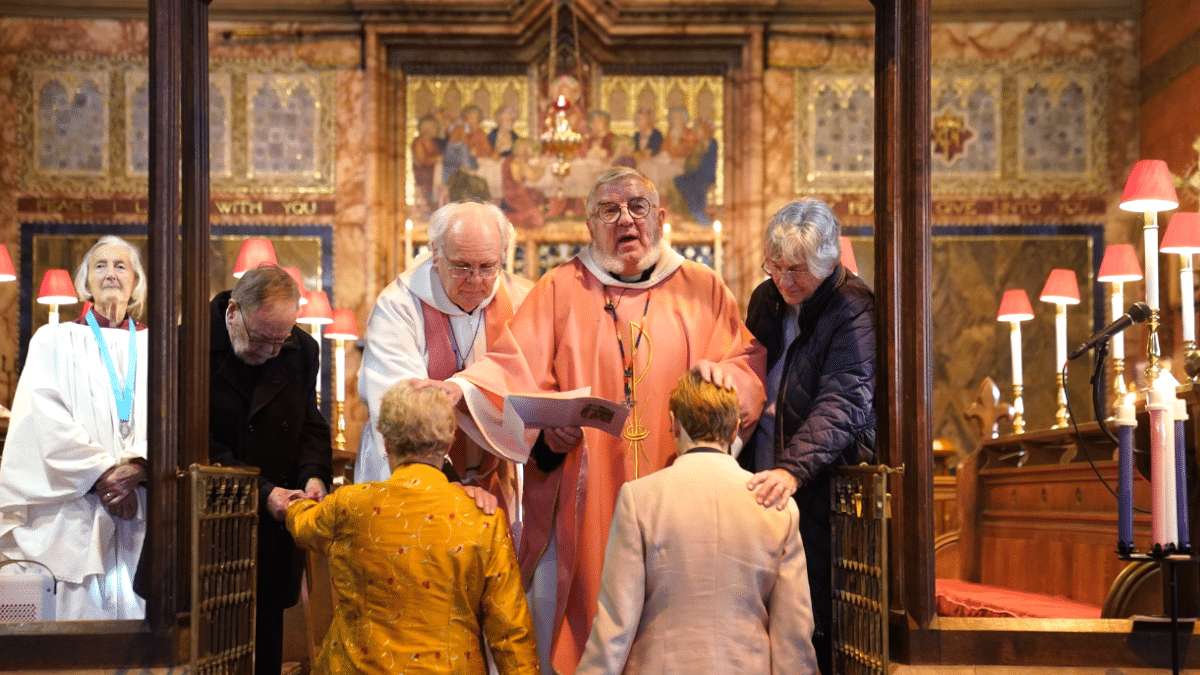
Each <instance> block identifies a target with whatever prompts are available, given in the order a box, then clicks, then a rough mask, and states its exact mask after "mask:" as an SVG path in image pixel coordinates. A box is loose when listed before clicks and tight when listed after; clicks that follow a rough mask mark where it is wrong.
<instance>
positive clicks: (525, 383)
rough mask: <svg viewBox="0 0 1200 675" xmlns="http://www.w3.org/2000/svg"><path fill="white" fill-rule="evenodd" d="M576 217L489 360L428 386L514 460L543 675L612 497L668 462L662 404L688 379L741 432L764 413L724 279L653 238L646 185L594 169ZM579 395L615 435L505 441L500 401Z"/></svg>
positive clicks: (588, 594) (751, 352)
mask: <svg viewBox="0 0 1200 675" xmlns="http://www.w3.org/2000/svg"><path fill="white" fill-rule="evenodd" d="M587 213H588V220H587V226H588V232H589V233H590V235H591V243H590V245H588V246H586V247H584V248H583V249H582V250H581V251H580V252H579V253H578V255H576V256H575V257H574V258H572V259H571V260H569V261H567V262H566V263H564V264H562V265H559V266H558V267H556V268H555V269H553V270H551V271H550V272H548V273H547V274H546V275H544V276H543V277H542V278H541V279H540V280H539V281H538V283H537V285H536V286H534V288H533V290H532V291H530V293H529V297H527V298H526V299H525V302H524V303H523V304H522V305H521V307H520V308H519V309H518V310H517V312H516V314H515V315H514V316H513V319H512V321H510V322H509V324H508V327H507V328H506V329H505V330H504V332H503V333H502V334H501V335H500V336H499V339H497V340H496V342H495V343H494V344H493V345H492V348H491V350H490V351H489V352H488V353H487V354H486V355H485V356H483V357H482V358H480V359H479V360H477V361H476V362H475V363H474V364H472V365H470V366H468V367H467V368H465V369H464V370H463V371H462V372H461V373H459V374H458V375H457V376H455V377H452V378H449V379H448V380H446V381H445V382H435V381H428V382H426V383H425V384H426V385H427V386H438V387H440V388H442V389H444V390H446V391H447V392H448V393H450V395H451V397H452V400H454V401H459V400H460V399H462V400H463V401H464V402H465V405H466V408H467V410H468V411H469V416H464V415H460V424H463V425H469V426H470V427H471V428H472V433H477V434H478V435H479V436H480V437H481V438H482V439H483V440H484V442H486V443H487V444H488V447H489V448H490V449H491V450H492V451H493V452H495V453H496V454H499V455H501V456H504V457H507V458H510V459H514V460H515V461H518V462H525V471H524V476H525V483H524V495H523V497H524V500H523V507H524V517H523V525H522V534H521V537H520V541H519V542H518V553H517V556H518V560H519V562H520V564H521V573H522V579H523V581H524V582H525V588H526V589H527V590H528V592H529V594H530V598H531V602H530V607H531V609H532V611H533V620H534V631H535V634H536V635H537V642H538V656H539V659H540V660H541V665H542V672H546V673H549V672H553V671H552V670H551V668H552V667H553V668H554V669H555V670H557V671H559V672H566V673H569V672H572V671H574V670H575V666H576V664H577V663H578V661H579V657H580V654H582V653H583V648H584V643H585V641H586V640H587V636H588V633H589V631H590V629H591V622H592V617H594V616H595V615H596V609H597V598H598V595H599V592H600V573H601V568H602V566H603V561H604V548H605V544H606V542H607V540H608V530H609V524H610V522H611V520H612V514H613V508H614V507H615V505H616V499H617V492H618V490H619V489H620V487H621V485H623V484H624V483H625V482H626V481H630V480H633V479H634V478H637V477H638V476H645V475H647V474H650V473H653V472H654V471H657V470H659V469H661V468H663V467H665V466H666V465H667V464H668V463H669V462H670V461H671V459H672V458H673V457H674V456H675V443H674V440H673V439H672V437H671V423H670V417H669V414H668V411H667V400H668V396H669V394H670V392H671V388H672V387H674V386H675V383H676V382H678V381H679V378H680V376H681V375H683V374H684V373H685V372H687V371H688V370H690V369H696V370H697V371H698V372H699V373H700V374H701V376H702V377H703V378H704V379H706V380H708V381H710V382H714V383H716V384H718V385H719V386H723V387H725V388H727V389H734V390H736V392H737V394H738V399H739V404H740V406H741V414H742V417H743V419H745V420H746V422H747V424H748V425H749V426H750V427H751V428H752V427H753V426H754V423H755V422H756V421H757V420H758V414H759V412H760V411H761V410H762V405H763V387H762V376H763V372H764V370H763V369H764V361H763V359H764V353H763V351H762V348H761V347H760V346H759V345H757V343H754V342H753V340H752V336H751V335H750V332H749V331H748V330H747V329H746V327H745V325H744V324H743V323H742V320H741V312H740V311H739V309H738V305H737V301H736V300H735V299H734V297H733V294H732V293H730V292H729V289H728V288H726V286H725V284H724V282H723V281H722V280H721V278H720V277H719V276H717V275H716V274H715V273H714V272H713V271H712V270H711V269H709V268H708V267H707V266H704V265H700V264H698V263H694V262H691V261H688V260H685V259H684V258H683V256H682V255H680V254H679V253H678V252H676V251H675V250H674V249H673V248H671V247H670V246H668V245H667V244H666V243H665V242H664V241H663V238H662V230H663V217H664V215H665V214H664V209H663V208H662V206H661V201H660V198H659V194H658V190H657V189H656V188H655V186H654V184H653V183H652V182H651V181H650V179H648V178H646V176H645V175H644V174H642V173H640V172H638V171H637V170H635V169H630V168H627V167H615V168H612V169H609V170H607V171H605V172H604V173H603V174H601V175H600V176H599V178H597V180H596V184H595V185H594V186H593V188H592V190H591V194H590V195H589V196H588V201H587ZM585 387H586V388H589V390H590V395H592V396H599V397H603V398H606V399H609V400H613V401H620V402H624V403H625V404H626V405H628V406H629V408H630V410H631V412H630V414H629V418H628V421H627V422H626V428H625V430H624V432H623V433H622V434H621V435H620V436H613V435H609V434H607V433H605V432H604V431H601V430H599V429H595V428H591V427H586V428H583V429H581V428H579V427H566V428H551V429H543V430H541V432H540V433H539V434H538V436H537V440H536V442H534V443H533V444H532V446H531V445H530V444H529V443H528V439H527V438H514V437H512V436H511V435H508V434H504V433H502V431H501V429H502V428H503V420H502V416H503V408H502V407H501V403H500V402H501V401H502V400H503V397H504V395H505V394H509V393H517V394H536V393H548V392H556V391H557V392H566V391H571V390H575V389H580V388H585ZM737 445H738V447H740V446H741V439H739V440H738V441H737ZM526 460H528V461H526ZM747 497H748V498H751V497H749V495H748V496H747Z"/></svg>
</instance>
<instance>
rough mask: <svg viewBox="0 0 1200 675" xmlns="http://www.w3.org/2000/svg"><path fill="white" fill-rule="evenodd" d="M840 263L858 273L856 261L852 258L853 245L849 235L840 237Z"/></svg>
mask: <svg viewBox="0 0 1200 675" xmlns="http://www.w3.org/2000/svg"><path fill="white" fill-rule="evenodd" d="M842 265H843V266H844V267H845V268H846V269H848V270H850V271H851V272H854V273H855V274H858V261H857V260H855V259H854V245H853V244H851V243H850V237H842Z"/></svg>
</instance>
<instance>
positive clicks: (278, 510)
mask: <svg viewBox="0 0 1200 675" xmlns="http://www.w3.org/2000/svg"><path fill="white" fill-rule="evenodd" d="M328 494H329V491H328V490H326V489H325V481H323V480H321V479H320V478H317V477H315V476H314V477H312V478H309V479H308V482H307V483H305V484H304V489H303V490H289V489H287V488H281V487H277V488H275V489H273V490H271V494H269V495H267V513H270V514H271V517H272V518H274V519H275V520H278V521H281V522H282V521H283V520H284V519H286V518H287V509H288V506H289V505H290V504H291V503H292V502H294V501H297V500H300V499H311V500H313V501H315V502H319V501H321V500H323V499H325V497H326V496H327V495H328Z"/></svg>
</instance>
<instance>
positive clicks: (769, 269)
mask: <svg viewBox="0 0 1200 675" xmlns="http://www.w3.org/2000/svg"><path fill="white" fill-rule="evenodd" d="M762 271H763V272H766V274H767V276H769V277H771V278H772V279H774V280H775V281H785V280H786V281H790V282H792V285H793V286H799V285H800V282H801V281H803V280H804V275H805V274H807V273H808V269H807V268H803V267H802V268H800V269H795V268H793V269H788V270H785V269H783V268H782V267H780V266H779V265H776V264H775V263H771V262H764V263H763V264H762Z"/></svg>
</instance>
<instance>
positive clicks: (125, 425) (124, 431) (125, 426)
mask: <svg viewBox="0 0 1200 675" xmlns="http://www.w3.org/2000/svg"><path fill="white" fill-rule="evenodd" d="M131 433H133V427H132V426H131V425H130V424H129V421H128V420H122V421H121V437H122V438H129V435H130V434H131Z"/></svg>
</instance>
